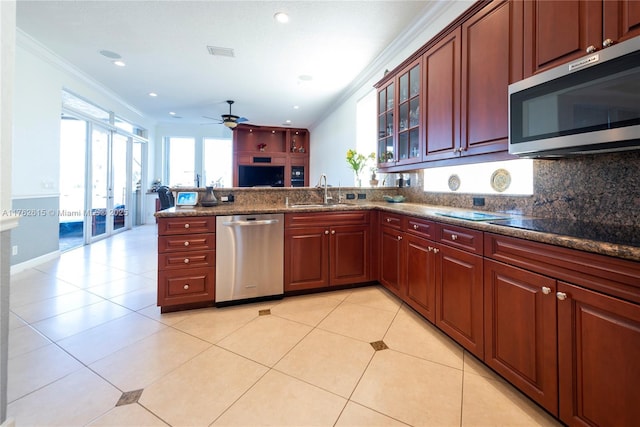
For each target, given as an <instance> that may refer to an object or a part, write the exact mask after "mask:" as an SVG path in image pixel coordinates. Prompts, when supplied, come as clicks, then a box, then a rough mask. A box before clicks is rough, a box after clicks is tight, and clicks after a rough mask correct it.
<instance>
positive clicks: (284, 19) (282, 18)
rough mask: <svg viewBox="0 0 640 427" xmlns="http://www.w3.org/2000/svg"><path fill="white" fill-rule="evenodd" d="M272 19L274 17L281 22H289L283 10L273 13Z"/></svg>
mask: <svg viewBox="0 0 640 427" xmlns="http://www.w3.org/2000/svg"><path fill="white" fill-rule="evenodd" d="M273 19H275V20H276V21H278V22H279V23H281V24H286V23H287V22H289V15H287V14H286V13H284V12H278V13H276V14H275V15H273Z"/></svg>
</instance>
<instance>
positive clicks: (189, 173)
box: [166, 136, 197, 187]
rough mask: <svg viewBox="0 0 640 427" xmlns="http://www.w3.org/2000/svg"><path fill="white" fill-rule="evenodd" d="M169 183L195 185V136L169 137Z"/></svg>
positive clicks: (180, 185)
mask: <svg viewBox="0 0 640 427" xmlns="http://www.w3.org/2000/svg"><path fill="white" fill-rule="evenodd" d="M166 141H167V156H166V159H167V170H168V178H167V183H168V185H169V186H170V187H193V186H195V185H196V179H197V178H196V170H195V153H196V143H195V139H194V138H183V137H173V136H172V137H168V138H167V139H166Z"/></svg>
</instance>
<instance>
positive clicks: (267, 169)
mask: <svg viewBox="0 0 640 427" xmlns="http://www.w3.org/2000/svg"><path fill="white" fill-rule="evenodd" d="M238 185H239V186H240V187H284V166H255V165H251V166H239V171H238Z"/></svg>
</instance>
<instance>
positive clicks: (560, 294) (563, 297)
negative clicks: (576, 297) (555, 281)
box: [556, 292, 567, 301]
mask: <svg viewBox="0 0 640 427" xmlns="http://www.w3.org/2000/svg"><path fill="white" fill-rule="evenodd" d="M556 298H558V299H559V300H560V301H564V300H566V299H567V294H565V293H564V292H556Z"/></svg>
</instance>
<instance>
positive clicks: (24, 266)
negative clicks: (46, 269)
mask: <svg viewBox="0 0 640 427" xmlns="http://www.w3.org/2000/svg"><path fill="white" fill-rule="evenodd" d="M60 254H61V252H60V251H53V252H49V253H48V254H44V255H41V256H39V257H36V258H31V259H30V260H27V261H24V262H21V263H19V264H15V265H12V266H11V274H12V275H13V274H17V273H21V272H23V271H25V270H28V269H30V268H34V267H37V266H39V265H40V264H44V263H45V262H48V261H52V260H54V259H57V258H60ZM0 427H2V426H0Z"/></svg>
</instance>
